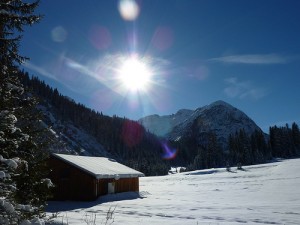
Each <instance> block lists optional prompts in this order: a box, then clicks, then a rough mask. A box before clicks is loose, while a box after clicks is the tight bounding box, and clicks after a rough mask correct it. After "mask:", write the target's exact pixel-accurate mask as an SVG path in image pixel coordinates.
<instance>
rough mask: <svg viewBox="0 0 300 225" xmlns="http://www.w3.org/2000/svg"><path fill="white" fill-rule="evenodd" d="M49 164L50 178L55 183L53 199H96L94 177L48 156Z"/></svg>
mask: <svg viewBox="0 0 300 225" xmlns="http://www.w3.org/2000/svg"><path fill="white" fill-rule="evenodd" d="M49 165H50V167H51V168H52V171H51V173H50V178H51V180H52V182H53V183H54V184H55V186H56V187H55V188H54V197H53V200H79V201H89V200H94V199H96V189H95V187H96V182H97V181H96V179H95V178H94V177H93V176H92V175H90V174H88V173H86V172H84V171H82V170H80V169H78V168H76V167H74V166H72V165H70V164H68V163H65V162H64V161H62V160H60V159H57V158H56V157H54V156H51V157H50V160H49Z"/></svg>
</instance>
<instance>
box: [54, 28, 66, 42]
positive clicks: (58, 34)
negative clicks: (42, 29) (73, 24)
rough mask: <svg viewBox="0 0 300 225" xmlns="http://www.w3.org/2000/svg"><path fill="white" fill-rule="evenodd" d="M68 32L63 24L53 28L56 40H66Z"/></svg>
mask: <svg viewBox="0 0 300 225" xmlns="http://www.w3.org/2000/svg"><path fill="white" fill-rule="evenodd" d="M67 36H68V32H67V31H66V30H65V28H63V27H62V26H57V27H55V28H53V29H52V31H51V37H52V40H53V41H55V42H64V41H65V40H66V39H67Z"/></svg>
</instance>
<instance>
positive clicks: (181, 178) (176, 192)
mask: <svg viewBox="0 0 300 225" xmlns="http://www.w3.org/2000/svg"><path fill="white" fill-rule="evenodd" d="M299 171H300V159H292V160H285V161H281V162H275V163H269V164H262V165H255V166H248V167H244V168H243V170H237V169H236V168H232V171H231V172H227V171H226V169H225V168H224V169H223V168H222V169H209V170H202V171H193V172H185V173H177V174H173V175H168V176H161V177H142V178H140V191H141V192H140V193H133V192H129V193H122V194H115V195H108V196H104V197H100V198H99V199H98V200H97V201H93V202H49V206H48V209H47V215H49V216H50V215H52V213H55V212H57V211H58V212H59V214H58V217H57V218H56V219H54V222H56V224H58V223H59V222H60V224H61V222H62V220H63V219H62V218H65V219H64V221H65V222H66V218H67V219H68V224H70V225H73V224H75V225H76V224H85V223H84V220H83V218H84V217H85V216H86V215H88V216H96V222H97V223H96V224H104V223H103V220H104V221H105V218H106V215H107V212H108V211H109V209H112V208H114V207H116V208H115V211H114V212H113V218H114V223H113V224H116V225H117V224H131V225H138V224H164V225H169V224H170V225H171V224H172V225H176V224H177V225H181V224H185V225H197V224H206V225H209V224H211V225H237V224H257V225H259V224H289V225H291V224H294V225H296V224H297V225H298V224H300V188H299V187H300V174H299ZM65 224H66V223H65Z"/></svg>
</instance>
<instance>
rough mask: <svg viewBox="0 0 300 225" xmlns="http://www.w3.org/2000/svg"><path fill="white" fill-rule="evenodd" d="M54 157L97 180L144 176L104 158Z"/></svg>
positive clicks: (56, 155) (58, 155)
mask: <svg viewBox="0 0 300 225" xmlns="http://www.w3.org/2000/svg"><path fill="white" fill-rule="evenodd" d="M52 155H53V156H54V157H56V158H58V159H61V160H62V161H64V162H66V163H68V164H70V165H73V166H75V167H77V168H79V169H80V170H83V171H85V172H87V173H89V174H91V175H93V176H94V177H96V178H97V179H101V178H115V179H118V178H131V177H143V176H144V174H143V173H141V172H139V171H136V170H134V169H132V168H130V167H127V166H125V165H123V164H121V163H118V162H117V161H116V160H114V159H110V158H105V157H91V156H78V155H65V154H56V153H55V154H52Z"/></svg>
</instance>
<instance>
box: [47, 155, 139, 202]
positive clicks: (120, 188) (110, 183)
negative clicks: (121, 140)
mask: <svg viewBox="0 0 300 225" xmlns="http://www.w3.org/2000/svg"><path fill="white" fill-rule="evenodd" d="M49 165H50V168H51V173H50V178H51V180H52V182H53V183H54V185H55V189H54V196H53V200H75V201H90V200H95V199H97V198H98V197H99V196H102V195H106V194H113V193H120V192H129V191H133V192H137V191H139V177H142V176H144V174H143V173H141V172H138V171H136V170H134V169H131V168H129V167H127V166H125V165H122V164H120V163H118V162H116V161H115V160H113V159H109V158H105V157H90V156H77V155H65V154H52V155H51V157H50V159H49Z"/></svg>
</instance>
